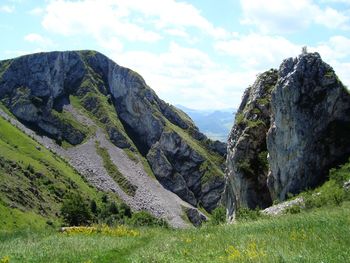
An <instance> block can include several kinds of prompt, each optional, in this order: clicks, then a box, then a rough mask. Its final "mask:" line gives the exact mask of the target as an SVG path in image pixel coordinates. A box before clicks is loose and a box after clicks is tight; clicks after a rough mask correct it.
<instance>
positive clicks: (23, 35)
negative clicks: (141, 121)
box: [0, 0, 350, 109]
mask: <svg viewBox="0 0 350 263" xmlns="http://www.w3.org/2000/svg"><path fill="white" fill-rule="evenodd" d="M0 31H1V35H2V41H0V46H1V48H0V59H6V58H12V57H16V56H20V55H23V54H28V53H33V52H41V51H52V50H77V49H94V50H97V51H100V52H102V53H104V54H105V55H107V56H109V57H110V58H112V59H113V60H114V61H115V62H117V63H118V64H119V65H122V66H126V67H129V68H131V69H133V70H136V71H137V72H139V73H140V74H141V75H142V76H143V77H144V78H145V80H146V82H147V83H148V85H149V86H150V87H152V88H153V89H154V90H155V91H156V92H157V94H158V95H159V96H160V97H161V98H162V99H164V100H165V101H167V102H170V103H172V104H182V105H184V106H187V107H189V108H197V109H221V108H237V107H238V106H239V103H240V100H241V96H242V94H243V91H244V89H245V88H246V87H247V86H248V85H250V84H252V83H253V82H254V80H255V78H256V75H257V74H258V73H261V72H263V71H265V70H268V69H270V68H272V67H274V68H277V67H278V66H279V65H280V63H281V62H282V60H283V59H285V58H288V57H294V56H297V55H298V54H299V53H300V51H301V47H302V46H304V45H306V46H308V50H309V51H318V52H319V53H320V54H321V56H322V58H323V59H324V60H325V61H326V62H327V63H329V64H330V65H331V66H333V68H334V69H335V70H336V72H337V74H338V75H339V77H340V79H341V80H342V81H343V83H344V84H346V85H348V86H350V74H349V73H350V0H317V1H316V0H270V1H266V0H241V1H239V0H220V1H212V0H191V1H190V0H188V1H186V0H182V1H177V0H147V1H144V0H80V1H73V0H52V1H34V0H1V1H0Z"/></svg>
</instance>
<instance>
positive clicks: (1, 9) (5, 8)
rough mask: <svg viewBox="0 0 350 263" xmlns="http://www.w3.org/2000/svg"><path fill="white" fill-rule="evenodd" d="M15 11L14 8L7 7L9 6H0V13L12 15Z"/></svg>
mask: <svg viewBox="0 0 350 263" xmlns="http://www.w3.org/2000/svg"><path fill="white" fill-rule="evenodd" d="M14 11H15V7H14V6H9V5H2V6H0V12H1V13H9V14H10V13H13V12H14Z"/></svg>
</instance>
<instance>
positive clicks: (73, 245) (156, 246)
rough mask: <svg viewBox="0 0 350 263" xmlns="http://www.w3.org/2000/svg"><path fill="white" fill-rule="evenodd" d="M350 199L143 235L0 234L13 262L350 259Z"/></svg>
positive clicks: (1, 252)
mask: <svg viewBox="0 0 350 263" xmlns="http://www.w3.org/2000/svg"><path fill="white" fill-rule="evenodd" d="M349 215H350V203H348V202H347V203H344V204H343V206H341V207H333V208H327V209H326V208H323V209H317V210H314V211H312V212H308V213H300V214H296V215H284V216H281V217H279V218H272V219H261V220H258V221H254V222H245V223H238V224H236V225H222V226H211V227H209V226H208V227H203V228H201V229H190V230H172V229H163V228H141V229H139V231H140V235H139V236H137V237H111V236H107V235H102V234H92V235H65V234H60V233H57V232H53V231H46V232H40V231H31V232H30V231H24V232H19V233H16V232H15V233H1V234H0V240H1V242H0V258H1V257H4V256H8V257H9V258H10V262H38V263H40V262H89V260H90V262H101V263H103V262H119V263H123V262H291V263H292V262H293V263H294V262H341V263H343V262H347V260H348V259H349V258H350V250H349V249H348V248H349V244H350V235H349V231H350V228H349V226H350V217H349Z"/></svg>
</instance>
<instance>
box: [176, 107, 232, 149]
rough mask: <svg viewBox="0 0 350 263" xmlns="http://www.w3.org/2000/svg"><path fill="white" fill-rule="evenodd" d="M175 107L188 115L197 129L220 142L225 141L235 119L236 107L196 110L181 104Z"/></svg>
mask: <svg viewBox="0 0 350 263" xmlns="http://www.w3.org/2000/svg"><path fill="white" fill-rule="evenodd" d="M176 107H177V108H179V109H181V110H182V111H184V112H185V113H186V114H187V115H188V116H190V117H191V119H192V120H193V121H194V123H195V124H196V125H197V127H198V128H199V130H200V131H201V132H203V133H204V134H205V135H207V136H208V137H209V138H210V139H212V140H219V141H222V142H226V141H227V137H228V134H229V133H230V129H231V128H232V123H233V121H234V119H235V114H236V109H233V108H229V109H223V110H196V109H190V108H187V107H185V106H182V105H176Z"/></svg>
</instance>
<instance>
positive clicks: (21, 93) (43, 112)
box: [0, 51, 224, 224]
mask: <svg viewBox="0 0 350 263" xmlns="http://www.w3.org/2000/svg"><path fill="white" fill-rule="evenodd" d="M0 69H1V71H0V76H1V78H0V99H1V102H2V103H3V104H4V105H5V106H6V108H7V109H9V111H10V112H11V113H12V114H13V115H14V116H15V117H16V118H18V119H19V120H20V121H21V122H22V123H23V124H24V125H26V126H27V127H28V128H30V129H33V130H35V131H36V132H39V135H44V137H45V136H47V137H49V138H50V139H51V140H52V141H51V143H50V144H51V145H52V146H53V147H54V148H55V149H59V150H58V151H57V152H58V153H59V154H63V155H64V154H66V153H68V157H67V156H66V157H67V158H68V159H69V160H70V162H71V164H72V165H73V166H74V165H75V167H76V168H77V169H78V170H79V169H80V172H81V173H82V175H84V176H85V177H86V178H87V179H89V180H90V183H93V184H94V183H95V185H96V183H97V185H96V186H98V187H100V188H101V185H103V182H104V181H105V180H106V179H103V178H110V176H109V174H108V171H106V170H104V169H102V168H103V167H102V166H103V165H102V163H101V159H99V158H97V159H98V160H94V161H96V162H97V161H98V162H99V165H97V166H96V165H95V167H90V168H89V166H90V165H91V164H90V163H89V162H88V161H87V162H85V161H84V158H80V159H79V160H76V161H74V160H75V159H76V158H75V157H76V156H79V151H78V152H77V151H75V149H80V148H81V147H85V146H87V145H90V146H88V148H84V149H85V151H83V154H88V152H89V151H90V150H89V149H92V150H91V151H92V152H91V154H93V152H95V154H96V150H94V147H95V146H94V145H92V144H94V140H97V141H99V142H100V143H103V142H104V143H107V144H108V145H109V146H108V145H106V144H105V148H107V150H108V151H110V153H111V152H113V151H114V150H113V149H120V150H118V151H119V152H120V153H121V155H122V156H124V157H125V156H126V158H128V159H130V158H131V161H133V162H134V163H138V164H137V165H139V168H140V169H141V170H142V171H141V174H142V173H144V174H148V175H149V176H148V177H149V178H152V177H153V178H157V180H158V181H159V182H160V183H161V184H162V185H163V187H165V188H166V189H168V190H170V191H172V192H174V193H175V194H177V195H178V196H179V197H181V198H182V199H183V200H184V201H185V202H187V203H190V204H191V205H192V206H191V205H187V206H188V207H192V208H191V209H193V206H194V207H196V206H200V207H203V208H204V209H206V210H207V211H209V212H210V211H211V210H213V209H214V208H215V207H216V206H217V205H218V203H219V201H220V199H221V193H222V191H223V186H224V179H223V170H222V169H223V165H222V164H223V161H224V159H223V155H224V152H223V147H222V146H221V145H220V143H218V142H213V141H211V140H209V139H207V137H206V136H205V135H203V134H202V133H200V132H199V130H198V128H197V127H196V126H195V125H194V124H193V122H192V121H191V119H190V118H189V117H188V116H187V115H186V114H184V113H183V112H182V111H180V110H177V109H176V108H175V107H174V106H171V105H169V104H167V103H165V102H164V101H162V100H161V99H159V98H158V97H157V95H156V94H155V92H154V91H153V90H152V89H150V88H149V87H148V86H147V84H146V82H145V81H144V79H143V78H142V77H141V76H140V75H139V74H137V73H136V72H134V71H132V70H130V69H127V68H123V67H121V66H119V65H117V64H116V63H114V62H113V61H111V60H109V59H108V58H107V57H106V56H104V55H102V54H100V53H98V52H95V51H67V52H49V53H38V54H32V55H27V56H22V57H19V58H16V59H13V60H6V61H1V62H0ZM87 119H88V121H86V120H87ZM89 120H90V122H89ZM98 131H101V133H99V134H101V136H102V137H101V136H97V137H94V136H95V135H94V134H95V133H96V132H97V133H98ZM103 136H106V139H107V141H106V140H105V139H103ZM44 137H43V138H44ZM96 138H97V139H96ZM109 142H110V143H111V144H109ZM82 149H83V148H82ZM74 151H75V152H74ZM69 152H72V154H71V155H70V154H69ZM91 154H90V155H89V156H90V157H89V158H90V159H91V156H92V155H91ZM96 156H98V155H96ZM110 156H112V155H110ZM124 157H123V158H124ZM155 157H156V158H155ZM111 159H112V158H111ZM180 160H181V161H180ZM112 161H113V162H114V164H115V165H116V167H118V160H112ZM119 165H121V164H119ZM131 165H132V163H131ZM140 165H141V166H140ZM101 167H102V168H101ZM119 168H120V169H121V171H123V169H122V168H121V167H119ZM139 168H137V169H139ZM101 169H102V172H101V174H104V176H103V177H100V176H99V175H98V170H101ZM135 169H136V168H135ZM137 169H136V170H137ZM136 170H135V172H136V174H135V176H137V174H139V172H137V171H136ZM96 173H97V175H96ZM94 176H95V177H94ZM96 176H97V177H96ZM124 176H125V177H126V178H129V177H130V176H131V175H129V174H128V173H127V170H124ZM128 176H129V177H128ZM98 178H100V179H98ZM95 179H96V180H97V181H96V180H95ZM129 179H130V180H131V181H132V180H134V179H132V177H130V178H129ZM108 180H110V179H108ZM152 180H154V179H152ZM99 182H100V183H99ZM99 184H100V185H99ZM112 184H113V183H112ZM141 185H142V183H141V182H139V187H138V188H137V190H136V195H135V198H137V196H138V194H137V193H138V192H140V191H144V190H142V187H140V186H141ZM117 188H118V187H117ZM101 189H103V190H110V189H108V187H105V188H103V187H102V188H101ZM122 192H123V191H121V192H120V191H119V195H122V196H124V201H126V202H128V201H127V199H128V198H129V197H127V196H126V195H123V194H120V193H122ZM140 193H141V192H140ZM159 198H160V197H150V199H148V201H147V202H149V203H147V202H146V203H144V202H142V201H141V199H140V202H141V203H139V204H138V205H136V206H134V207H133V208H137V209H146V210H148V211H150V212H151V213H156V212H155V210H154V209H155V208H154V205H155V204H157V205H156V206H158V207H159V205H160V206H162V207H163V208H164V209H166V210H168V211H169V213H170V210H169V209H168V208H166V206H167V205H166V204H165V203H163V204H160V203H159V202H158V201H155V200H160V199H161V198H160V199H159ZM169 200H170V199H169ZM154 202H155V203H154ZM175 203H177V204H176V206H177V208H176V209H173V210H174V211H177V212H176V217H177V220H178V221H181V220H182V219H181V215H182V214H183V211H181V209H182V208H181V205H180V203H181V202H178V201H176V202H175ZM169 213H168V214H167V216H168V218H167V220H169V221H170V222H171V220H172V218H171V217H172V216H171V213H170V214H169ZM157 216H159V214H157ZM181 224H182V223H181Z"/></svg>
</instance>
